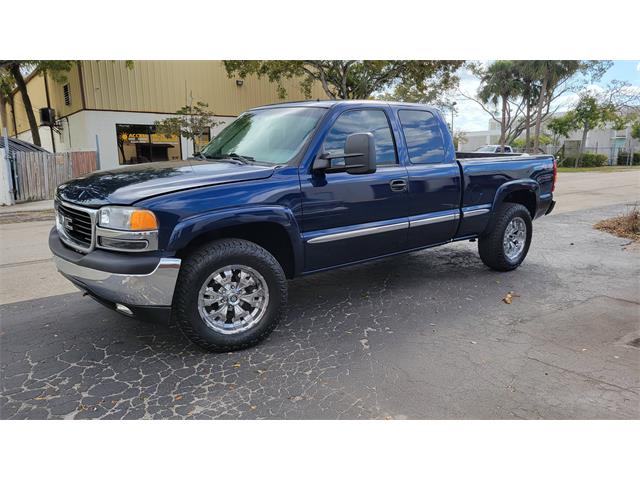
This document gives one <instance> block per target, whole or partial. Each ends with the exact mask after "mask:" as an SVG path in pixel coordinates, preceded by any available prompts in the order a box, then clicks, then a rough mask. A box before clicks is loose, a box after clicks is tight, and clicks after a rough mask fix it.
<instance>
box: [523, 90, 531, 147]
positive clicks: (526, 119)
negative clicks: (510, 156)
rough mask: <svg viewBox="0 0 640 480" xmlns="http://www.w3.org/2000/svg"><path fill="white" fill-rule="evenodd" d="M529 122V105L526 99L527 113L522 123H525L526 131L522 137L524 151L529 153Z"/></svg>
mask: <svg viewBox="0 0 640 480" xmlns="http://www.w3.org/2000/svg"><path fill="white" fill-rule="evenodd" d="M530 120H531V103H530V102H529V99H527V112H526V113H525V117H524V121H525V122H526V125H527V129H526V130H525V136H524V151H525V152H528V151H529V142H530V141H531V127H530V126H529V123H530Z"/></svg>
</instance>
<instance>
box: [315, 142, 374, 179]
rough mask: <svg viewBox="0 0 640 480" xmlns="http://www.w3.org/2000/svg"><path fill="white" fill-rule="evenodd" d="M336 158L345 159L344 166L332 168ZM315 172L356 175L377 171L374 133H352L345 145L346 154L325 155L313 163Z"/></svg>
mask: <svg viewBox="0 0 640 480" xmlns="http://www.w3.org/2000/svg"><path fill="white" fill-rule="evenodd" d="M334 158H344V165H338V166H335V167H334V166H331V160H332V159H334ZM313 170H315V171H323V172H325V173H336V172H347V173H351V174H354V175H361V174H364V173H374V172H375V171H376V140H375V137H374V136H373V134H372V133H352V134H351V135H349V136H348V137H347V139H346V141H345V144H344V153H343V154H339V155H330V154H326V153H323V154H321V155H320V156H319V157H318V158H316V160H315V161H314V162H313Z"/></svg>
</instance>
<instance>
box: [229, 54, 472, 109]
mask: <svg viewBox="0 0 640 480" xmlns="http://www.w3.org/2000/svg"><path fill="white" fill-rule="evenodd" d="M224 64H225V67H226V70H227V73H228V75H229V76H230V77H231V76H234V75H237V76H240V77H241V78H245V77H246V76H248V75H256V76H258V77H266V78H268V79H269V81H271V82H273V83H275V84H276V88H277V91H278V94H279V96H280V98H285V97H286V95H287V91H286V88H285V87H284V84H283V80H285V79H292V78H299V79H300V90H301V92H302V93H303V94H304V96H305V97H306V98H311V88H312V86H313V84H314V82H318V83H319V84H320V85H321V86H322V89H323V90H324V93H325V95H326V96H327V98H330V99H367V98H371V97H372V95H373V94H375V93H379V94H382V93H383V92H384V91H385V90H386V89H389V88H394V87H398V86H400V85H402V86H403V87H402V88H403V90H401V91H399V93H398V95H409V94H410V95H412V96H415V97H418V96H421V95H425V96H428V95H430V93H431V91H432V90H433V89H435V88H445V87H446V86H449V85H452V84H453V83H454V82H455V71H456V70H457V69H458V68H459V67H460V66H461V65H462V64H463V62H462V61H457V60H454V61H442V60H225V62H224Z"/></svg>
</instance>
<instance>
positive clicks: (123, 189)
mask: <svg viewBox="0 0 640 480" xmlns="http://www.w3.org/2000/svg"><path fill="white" fill-rule="evenodd" d="M274 169H275V167H274V166H263V165H237V164H235V163H226V162H208V161H201V160H194V159H189V160H184V161H182V160H180V161H171V162H156V163H148V164H144V165H133V166H130V167H123V168H118V169H115V170H106V171H101V172H95V173H92V174H90V175H87V176H84V177H80V178H76V179H74V180H71V181H69V182H67V183H63V184H62V185H60V186H59V187H58V190H57V194H58V197H60V199H62V200H65V201H68V202H71V203H76V204H79V205H84V206H86V207H100V206H102V205H131V204H133V203H135V202H138V201H140V200H143V199H145V198H149V197H154V196H156V195H161V194H164V193H170V192H176V191H178V190H186V189H189V188H197V187H205V186H211V185H220V184H223V183H231V182H242V181H247V180H260V179H263V178H269V177H270V176H271V175H272V174H273V171H274Z"/></svg>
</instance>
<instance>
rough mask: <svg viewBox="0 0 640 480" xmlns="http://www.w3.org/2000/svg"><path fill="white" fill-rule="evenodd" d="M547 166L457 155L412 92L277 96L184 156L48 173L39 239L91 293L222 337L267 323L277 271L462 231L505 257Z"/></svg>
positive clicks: (245, 335)
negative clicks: (392, 98) (53, 180)
mask: <svg viewBox="0 0 640 480" xmlns="http://www.w3.org/2000/svg"><path fill="white" fill-rule="evenodd" d="M456 155H457V156H456ZM555 179H556V164H555V160H554V158H553V157H552V156H549V155H541V156H527V157H519V156H509V155H505V154H491V153H487V154H486V156H484V157H480V158H478V154H477V153H470V154H463V153H459V154H456V153H455V151H454V147H453V142H452V139H451V136H450V134H449V129H448V128H447V125H446V123H445V122H444V120H443V118H442V116H441V114H440V113H439V112H438V111H437V110H435V109H433V108H429V107H426V106H425V105H421V104H405V103H386V102H375V101H374V102H367V101H326V102H299V103H287V104H279V105H272V106H266V107H260V108H255V109H253V110H250V111H248V112H246V113H244V114H242V115H241V116H240V117H238V118H237V119H236V120H235V121H234V122H232V123H231V124H229V125H228V126H227V127H226V128H225V129H224V130H223V131H222V132H221V133H220V134H219V135H218V136H217V137H216V138H215V139H214V140H213V141H211V143H209V145H208V146H206V147H205V148H204V149H203V150H202V152H201V154H199V158H197V159H191V160H189V161H186V162H183V161H178V162H159V163H153V164H148V165H136V166H131V167H125V168H122V169H117V170H112V171H102V172H97V173H94V174H91V175H89V176H86V177H84V178H80V179H76V180H72V181H70V182H68V183H66V184H63V185H61V186H60V187H59V188H58V191H57V195H56V199H55V206H56V212H57V222H56V227H55V228H54V229H53V230H52V231H51V235H50V238H49V246H50V248H51V250H52V252H53V254H54V257H55V261H56V264H57V267H58V269H59V271H60V272H61V273H62V274H63V275H64V276H65V277H67V278H68V279H69V280H71V281H72V282H73V283H75V284H76V285H77V286H78V287H79V288H81V289H82V290H84V291H86V292H87V293H88V294H90V295H91V296H93V297H94V298H96V299H98V300H99V301H101V302H102V303H104V304H105V305H107V306H110V307H112V308H114V309H116V310H118V311H119V312H121V313H125V314H129V315H132V314H137V313H152V312H156V313H158V312H162V313H171V314H172V318H173V320H174V321H175V322H176V323H177V324H178V326H179V327H180V329H181V330H182V332H183V333H184V334H185V335H186V336H187V337H189V338H190V339H191V340H192V341H194V342H195V343H196V344H198V345H200V346H202V347H204V348H206V349H208V350H211V351H229V350H234V349H239V348H244V347H248V346H251V345H254V344H256V343H258V342H259V341H261V340H262V339H264V338H266V337H267V336H268V335H269V334H270V333H271V332H272V331H273V329H274V328H275V327H276V325H277V324H278V322H279V320H280V318H281V317H282V315H283V313H284V311H285V305H286V302H287V279H288V278H294V277H298V276H302V275H308V274H312V273H315V272H321V271H325V270H329V269H333V268H337V267H341V266H345V265H352V264H355V263H359V262H364V261H368V260H373V259H379V258H383V257H387V256H390V255H395V254H398V253H403V252H411V251H415V250H420V249H423V248H428V247H433V246H437V245H442V244H446V243H449V242H453V241H462V240H471V241H475V240H478V246H479V253H480V258H481V259H482V261H483V262H484V263H485V264H486V265H487V266H489V267H490V268H492V269H494V270H499V271H508V270H513V269H515V268H517V267H518V266H519V265H520V264H521V263H522V261H523V260H524V259H525V257H526V255H527V252H528V250H529V246H530V244H531V238H532V233H533V229H532V228H533V227H532V220H533V219H535V218H537V217H540V216H541V215H545V214H547V213H549V212H551V210H552V209H553V207H554V201H553V189H554V185H555ZM346 281H348V278H346V279H345V282H346ZM372 281H375V279H372Z"/></svg>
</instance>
